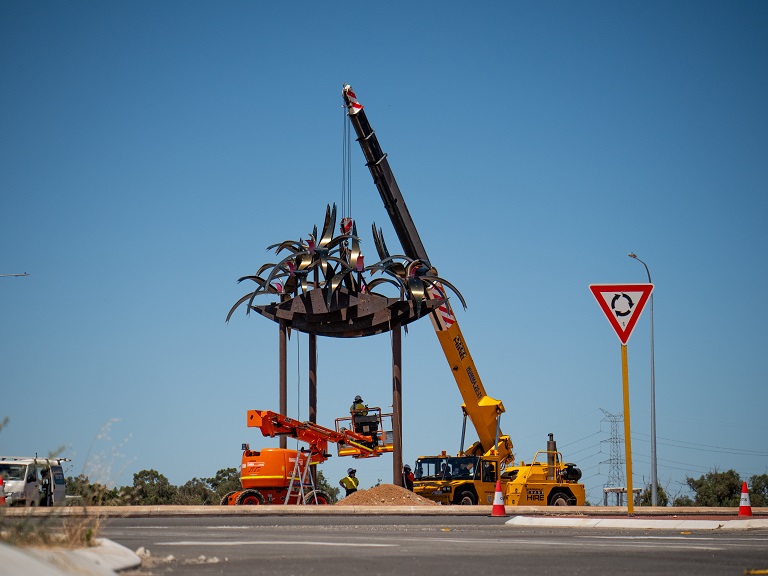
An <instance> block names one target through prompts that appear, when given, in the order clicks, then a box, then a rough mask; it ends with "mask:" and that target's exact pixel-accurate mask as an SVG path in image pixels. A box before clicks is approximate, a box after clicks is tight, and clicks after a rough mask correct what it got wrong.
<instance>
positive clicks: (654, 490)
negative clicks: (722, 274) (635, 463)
mask: <svg viewBox="0 0 768 576" xmlns="http://www.w3.org/2000/svg"><path fill="white" fill-rule="evenodd" d="M627 256H629V257H630V258H634V259H635V260H637V261H638V262H640V263H641V264H642V265H643V266H645V273H646V274H648V284H652V282H651V271H650V270H648V264H646V263H645V262H643V261H642V260H640V258H638V257H637V254H635V253H634V252H630V253H629V254H627ZM658 505H659V481H658V477H657V475H656V368H655V366H654V362H653V292H651V506H658Z"/></svg>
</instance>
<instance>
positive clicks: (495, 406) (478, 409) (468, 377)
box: [436, 322, 514, 462]
mask: <svg viewBox="0 0 768 576" xmlns="http://www.w3.org/2000/svg"><path fill="white" fill-rule="evenodd" d="M436 334H437V338H438V340H439V341H440V346H442V348H443V353H444V354H445V358H446V360H447V361H448V365H449V366H450V368H451V372H452V373H453V377H454V379H455V380H456V385H457V386H458V387H459V392H460V393H461V398H462V400H464V408H465V410H466V412H467V415H468V416H469V417H470V418H471V419H472V424H473V425H474V427H475V430H476V431H477V436H478V440H479V441H480V444H481V445H482V446H483V449H484V450H485V451H486V452H489V451H491V450H493V449H494V447H495V443H496V419H497V417H498V415H500V414H502V413H503V412H504V404H502V402H501V400H496V399H495V398H491V397H490V396H488V395H487V394H486V393H485V388H484V387H483V383H482V381H481V380H480V375H479V374H478V373H477V369H476V368H475V363H474V361H473V360H472V355H471V354H470V353H469V348H468V347H467V344H466V343H465V341H464V336H462V334H461V329H460V328H459V323H458V322H454V323H453V324H452V325H451V326H450V327H449V328H448V329H447V330H441V331H438V332H436ZM499 456H500V458H501V461H502V462H504V461H507V460H510V461H513V460H514V456H513V454H512V441H511V440H510V439H509V436H505V435H500V437H499Z"/></svg>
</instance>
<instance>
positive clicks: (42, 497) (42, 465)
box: [0, 456, 69, 506]
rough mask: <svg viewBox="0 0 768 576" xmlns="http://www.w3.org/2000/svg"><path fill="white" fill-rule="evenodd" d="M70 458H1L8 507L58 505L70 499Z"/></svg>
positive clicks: (0, 466)
mask: <svg viewBox="0 0 768 576" xmlns="http://www.w3.org/2000/svg"><path fill="white" fill-rule="evenodd" d="M64 462H69V459H67V458H36V457H19V456H0V476H2V477H3V492H4V493H5V503H6V506H57V505H60V504H64V501H65V500H66V492H67V491H66V480H65V479H64V468H63V463H64Z"/></svg>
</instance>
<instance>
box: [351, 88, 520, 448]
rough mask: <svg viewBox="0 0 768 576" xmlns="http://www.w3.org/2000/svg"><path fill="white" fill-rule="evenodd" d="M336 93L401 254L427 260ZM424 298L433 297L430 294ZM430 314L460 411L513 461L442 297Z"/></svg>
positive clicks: (497, 408) (365, 138)
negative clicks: (438, 308)
mask: <svg viewBox="0 0 768 576" xmlns="http://www.w3.org/2000/svg"><path fill="white" fill-rule="evenodd" d="M342 96H343V98H344V102H345V104H346V106H347V113H348V115H349V118H350V121H351V123H352V126H353V127H354V129H355V133H356V134H357V141H358V142H359V144H360V147H361V148H362V151H363V155H364V156H365V160H366V166H368V169H369V170H370V172H371V176H373V181H374V183H375V185H376V188H377V189H378V191H379V195H380V196H381V199H382V201H383V202H384V207H385V208H386V210H387V214H388V215H389V218H390V220H391V222H392V226H393V227H394V229H395V233H396V234H397V238H398V240H399V241H400V245H401V246H402V248H403V251H404V253H405V255H406V256H407V257H409V258H412V259H419V260H423V261H425V262H429V257H428V256H427V251H426V249H425V248H424V244H423V243H422V241H421V237H420V236H419V233H418V231H417V229H416V225H415V224H414V222H413V219H412V218H411V214H410V212H409V211H408V207H407V206H406V204H405V200H404V199H403V195H402V194H401V192H400V187H399V186H398V185H397V181H396V180H395V176H394V174H393V173H392V169H391V168H390V166H389V161H388V160H387V155H386V154H385V153H384V152H383V151H382V149H381V146H380V145H379V141H378V138H377V137H376V133H375V132H374V131H373V129H372V128H371V125H370V123H369V122H368V118H367V116H366V114H365V111H364V110H363V106H362V105H361V104H360V103H359V102H358V100H357V97H356V95H355V93H354V91H353V90H352V87H351V86H350V85H349V84H345V85H344V88H343V90H342ZM430 292H431V290H430ZM430 297H435V296H434V295H433V294H430ZM437 297H438V298H444V297H445V295H444V294H439V295H437ZM430 316H431V319H432V325H433V326H434V328H435V332H436V334H437V338H438V340H439V341H440V346H441V347H442V349H443V353H444V354H445V357H446V360H447V361H448V365H449V366H450V368H451V372H452V373H453V376H454V378H455V380H456V384H457V386H458V388H459V391H460V392H461V396H462V399H463V401H464V405H463V406H462V409H463V410H464V413H465V414H466V415H468V416H469V418H470V419H471V420H472V424H473V425H474V427H475V430H476V431H477V434H478V441H479V443H480V447H481V451H482V452H484V453H494V454H496V455H498V456H499V457H500V460H502V461H507V460H509V461H511V460H513V458H514V457H513V455H512V442H511V440H510V439H509V436H505V435H503V434H502V433H501V430H500V427H499V418H500V416H501V414H502V413H503V412H504V405H503V404H502V402H501V401H500V400H496V399H495V398H491V397H490V396H488V395H487V394H486V392H485V388H484V387H483V383H482V381H481V380H480V375H479V374H478V372H477V368H476V367H475V364H474V361H473V360H472V356H471V355H470V353H469V347H468V346H467V343H466V341H465V340H464V337H463V335H462V333H461V329H460V328H459V323H458V322H457V321H456V317H455V316H454V314H453V310H452V309H451V306H450V304H449V303H448V301H447V300H446V304H445V306H444V307H441V308H440V310H439V311H437V312H434V313H432V314H431V315H430ZM462 449H463V447H462Z"/></svg>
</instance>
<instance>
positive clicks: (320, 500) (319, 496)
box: [304, 490, 331, 505]
mask: <svg viewBox="0 0 768 576" xmlns="http://www.w3.org/2000/svg"><path fill="white" fill-rule="evenodd" d="M330 503H331V497H330V496H328V494H326V493H325V492H323V491H322V490H313V491H312V492H310V493H309V494H307V495H306V496H305V497H304V504H318V505H325V504H330Z"/></svg>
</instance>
